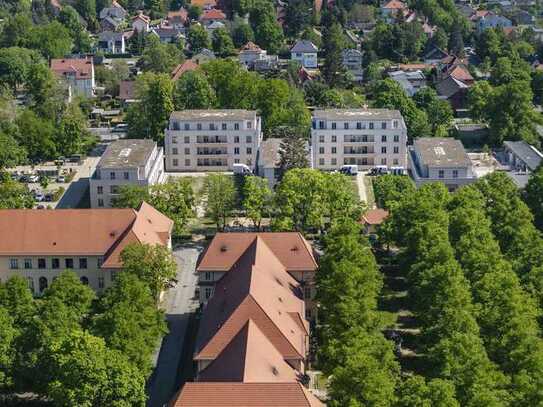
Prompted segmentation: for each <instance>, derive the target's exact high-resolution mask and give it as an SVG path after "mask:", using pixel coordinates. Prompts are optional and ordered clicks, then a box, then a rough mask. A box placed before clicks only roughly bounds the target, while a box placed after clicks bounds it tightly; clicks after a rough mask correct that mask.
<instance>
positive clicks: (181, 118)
mask: <svg viewBox="0 0 543 407" xmlns="http://www.w3.org/2000/svg"><path fill="white" fill-rule="evenodd" d="M261 141H262V130H261V121H260V116H258V115H257V113H256V111H252V110H241V109H238V110H228V109H225V110H184V111H179V112H173V113H172V114H171V115H170V122H169V125H168V128H167V129H166V132H165V140H164V143H165V154H166V170H167V171H232V170H233V167H234V164H246V165H247V166H248V167H249V168H250V169H254V167H255V163H256V155H257V152H258V149H259V147H260V143H261Z"/></svg>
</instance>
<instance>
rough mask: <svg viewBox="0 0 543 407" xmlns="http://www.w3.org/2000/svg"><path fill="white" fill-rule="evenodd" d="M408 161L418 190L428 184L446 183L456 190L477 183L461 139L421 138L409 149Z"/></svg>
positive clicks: (450, 188) (449, 187)
mask: <svg viewBox="0 0 543 407" xmlns="http://www.w3.org/2000/svg"><path fill="white" fill-rule="evenodd" d="M408 158H409V168H410V170H411V176H412V178H413V180H414V181H415V184H416V185H417V187H420V186H421V185H423V184H425V183H428V182H443V183H444V184H445V186H446V187H447V188H448V189H449V190H450V191H453V190H455V189H457V188H458V187H461V186H462V185H466V184H469V183H472V182H475V181H476V180H477V177H476V176H475V174H474V172H473V165H472V162H471V160H470V158H469V157H468V154H467V153H466V150H465V149H464V146H463V145H462V143H461V142H460V140H456V139H453V138H450V137H421V138H417V139H415V141H414V143H413V146H412V147H410V148H409V153H408Z"/></svg>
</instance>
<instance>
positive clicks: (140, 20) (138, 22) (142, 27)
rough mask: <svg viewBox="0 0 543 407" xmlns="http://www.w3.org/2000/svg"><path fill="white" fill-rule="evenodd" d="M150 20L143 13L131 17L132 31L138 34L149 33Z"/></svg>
mask: <svg viewBox="0 0 543 407" xmlns="http://www.w3.org/2000/svg"><path fill="white" fill-rule="evenodd" d="M150 25H151V18H150V17H148V16H146V15H145V14H143V13H139V14H137V15H135V16H134V17H132V29H133V30H134V31H137V32H140V33H146V32H149V29H150Z"/></svg>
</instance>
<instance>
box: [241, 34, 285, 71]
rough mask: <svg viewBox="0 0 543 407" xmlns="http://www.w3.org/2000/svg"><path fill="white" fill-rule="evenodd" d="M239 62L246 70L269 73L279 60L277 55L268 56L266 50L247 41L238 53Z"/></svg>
mask: <svg viewBox="0 0 543 407" xmlns="http://www.w3.org/2000/svg"><path fill="white" fill-rule="evenodd" d="M239 62H240V63H242V64H243V65H244V66H245V67H246V68H247V69H254V70H255V71H269V70H271V69H274V68H276V67H277V64H278V63H279V58H278V57H277V55H268V53H267V52H266V50H264V49H262V48H260V47H259V46H258V45H256V44H255V43H254V42H251V41H249V42H248V43H247V44H245V45H244V46H243V47H242V48H241V49H240V51H239Z"/></svg>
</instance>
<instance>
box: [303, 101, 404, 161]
mask: <svg viewBox="0 0 543 407" xmlns="http://www.w3.org/2000/svg"><path fill="white" fill-rule="evenodd" d="M406 144H407V127H406V125H405V122H404V120H403V117H402V115H401V114H400V112H399V111H398V110H388V109H367V108H364V109H325V110H315V111H314V112H313V123H312V129H311V147H312V154H313V159H312V162H313V166H314V167H315V168H318V169H321V170H328V171H332V170H338V169H340V168H341V167H342V166H343V165H357V166H358V167H359V168H360V169H369V168H372V167H374V166H376V165H385V166H388V167H403V168H406V166H407V162H406Z"/></svg>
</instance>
